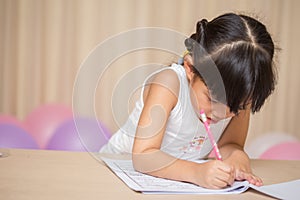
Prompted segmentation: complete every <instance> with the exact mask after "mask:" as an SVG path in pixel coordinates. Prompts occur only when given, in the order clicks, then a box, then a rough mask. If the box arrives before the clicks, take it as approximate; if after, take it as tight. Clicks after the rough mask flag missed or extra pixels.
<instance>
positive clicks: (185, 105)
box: [100, 64, 231, 160]
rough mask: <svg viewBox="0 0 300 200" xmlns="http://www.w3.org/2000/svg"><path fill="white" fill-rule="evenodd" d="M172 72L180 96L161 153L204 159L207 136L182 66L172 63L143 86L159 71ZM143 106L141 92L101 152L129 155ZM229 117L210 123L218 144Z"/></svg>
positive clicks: (183, 157) (170, 117)
mask: <svg viewBox="0 0 300 200" xmlns="http://www.w3.org/2000/svg"><path fill="white" fill-rule="evenodd" d="M166 69H171V70H173V71H174V72H175V73H176V74H177V76H178V79H179V84H180V87H179V94H178V99H177V104H176V106H175V107H174V108H173V109H172V111H171V113H170V116H169V118H168V120H167V125H166V130H165V133H164V137H163V141H162V144H161V149H160V150H161V151H163V152H165V153H168V154H170V155H172V156H174V157H176V158H180V159H185V160H196V159H201V158H204V157H205V156H207V155H208V154H209V153H210V151H211V150H212V145H211V143H210V140H209V139H208V137H207V133H206V130H205V127H204V125H203V123H202V122H201V121H200V120H199V118H198V115H197V114H196V111H195V110H194V107H193V105H192V103H191V99H190V87H189V83H188V80H187V77H186V73H185V69H184V67H183V66H182V65H178V64H172V65H171V66H170V67H165V68H163V69H160V70H158V71H156V72H154V73H153V74H151V75H150V76H149V77H148V78H147V79H146V81H145V82H144V87H145V85H146V84H147V81H148V80H150V78H151V77H152V76H153V75H155V74H157V73H159V72H161V71H162V70H166ZM143 106H144V102H143V90H142V94H141V96H140V98H139V100H138V101H137V102H136V104H135V108H134V109H133V111H132V113H131V114H130V116H129V118H128V120H127V121H126V122H125V124H124V125H123V126H122V127H121V128H120V129H119V130H118V131H117V132H116V133H115V134H113V136H112V137H111V138H110V140H109V141H108V143H107V144H106V145H104V146H103V147H102V148H101V150H100V152H101V153H117V154H127V153H131V152H132V146H133V141H134V137H135V132H136V128H137V124H138V121H139V118H140V114H141V112H142V109H143ZM230 119H231V118H227V119H224V120H220V121H219V122H217V123H216V124H211V125H210V128H211V131H212V133H213V135H214V138H215V140H216V141H218V140H219V139H220V137H221V135H222V133H223V131H224V129H225V128H226V126H227V125H228V123H229V121H230Z"/></svg>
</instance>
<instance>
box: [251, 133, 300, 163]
mask: <svg viewBox="0 0 300 200" xmlns="http://www.w3.org/2000/svg"><path fill="white" fill-rule="evenodd" d="M293 141H297V138H295V137H293V136H291V135H288V134H287V133H280V132H273V133H267V134H264V135H261V136H258V137H257V138H256V139H254V140H253V141H252V142H251V143H250V144H247V146H246V147H245V151H246V152H247V154H248V155H249V157H250V158H259V156H260V155H261V154H262V153H263V152H265V151H266V150H267V149H269V148H270V147H272V146H274V145H276V144H279V143H282V142H293Z"/></svg>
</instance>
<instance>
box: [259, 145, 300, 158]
mask: <svg viewBox="0 0 300 200" xmlns="http://www.w3.org/2000/svg"><path fill="white" fill-rule="evenodd" d="M259 158H260V159H272V160H300V142H296V141H295V142H283V143H280V144H276V145H274V146H272V147H270V148H269V149H267V150H266V151H265V152H264V153H262V155H261V156H260V157H259Z"/></svg>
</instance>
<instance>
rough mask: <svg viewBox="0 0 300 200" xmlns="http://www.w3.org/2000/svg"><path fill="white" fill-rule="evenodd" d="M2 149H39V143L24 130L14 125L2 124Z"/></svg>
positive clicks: (0, 141)
mask: <svg viewBox="0 0 300 200" xmlns="http://www.w3.org/2000/svg"><path fill="white" fill-rule="evenodd" d="M0 147H1V148H24V149H38V148H39V147H38V145H37V143H36V142H35V141H34V139H33V138H32V137H31V135H30V134H28V133H27V132H26V131H25V130H24V129H22V128H21V127H18V126H16V125H13V124H5V123H1V124H0Z"/></svg>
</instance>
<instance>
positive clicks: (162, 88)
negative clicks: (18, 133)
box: [132, 70, 234, 188]
mask: <svg viewBox="0 0 300 200" xmlns="http://www.w3.org/2000/svg"><path fill="white" fill-rule="evenodd" d="M178 87H179V80H178V78H177V75H176V74H175V73H174V72H173V71H172V72H170V70H164V71H163V72H161V73H159V74H158V75H157V76H156V77H155V78H154V80H152V83H151V84H150V85H149V86H148V87H147V88H146V89H145V91H144V108H143V111H142V113H141V116H140V120H139V122H138V127H137V131H136V137H135V140H134V145H133V152H132V153H133V154H132V159H133V165H134V168H135V169H136V170H137V171H140V172H142V173H147V174H149V175H153V176H157V177H162V178H167V179H172V180H179V181H187V182H191V183H194V184H197V185H200V186H203V187H207V188H222V187H225V186H227V185H231V184H232V183H233V181H234V171H233V169H232V168H231V167H230V166H229V165H227V164H226V163H224V162H221V161H211V162H207V163H204V164H197V163H194V162H190V161H186V160H181V159H178V158H175V157H173V156H171V155H169V154H166V153H164V152H162V151H161V150H160V148H161V143H162V140H163V137H164V133H165V129H166V124H167V120H168V118H169V116H170V112H171V111H172V109H173V108H174V107H175V105H176V103H177V96H178V91H179V88H178Z"/></svg>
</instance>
